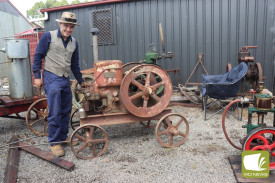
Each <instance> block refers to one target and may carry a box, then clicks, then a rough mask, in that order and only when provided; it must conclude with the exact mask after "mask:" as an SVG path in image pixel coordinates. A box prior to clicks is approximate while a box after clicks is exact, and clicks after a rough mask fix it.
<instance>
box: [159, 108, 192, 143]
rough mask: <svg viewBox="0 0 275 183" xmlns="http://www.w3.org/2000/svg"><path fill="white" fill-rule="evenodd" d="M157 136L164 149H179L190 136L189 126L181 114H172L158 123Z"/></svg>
mask: <svg viewBox="0 0 275 183" xmlns="http://www.w3.org/2000/svg"><path fill="white" fill-rule="evenodd" d="M155 132H156V136H157V139H158V141H159V142H160V144H161V145H163V146H164V147H177V146H179V145H181V144H183V143H184V142H185V140H186V138H187V136H188V134H189V124H188V122H187V120H186V119H185V118H184V117H183V116H182V115H180V114H177V113H170V114H167V115H165V116H163V117H162V118H161V119H160V120H159V121H158V123H157V126H156V131H155Z"/></svg>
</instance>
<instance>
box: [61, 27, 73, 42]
mask: <svg viewBox="0 0 275 183" xmlns="http://www.w3.org/2000/svg"><path fill="white" fill-rule="evenodd" d="M59 26H60V32H61V34H62V37H63V39H65V40H66V39H67V38H68V37H69V36H70V35H71V34H72V33H73V31H74V26H75V25H74V24H67V23H59Z"/></svg>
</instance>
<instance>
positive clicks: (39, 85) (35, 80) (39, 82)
mask: <svg viewBox="0 0 275 183" xmlns="http://www.w3.org/2000/svg"><path fill="white" fill-rule="evenodd" d="M42 84H43V81H42V79H34V85H35V86H37V87H38V88H40V87H41V86H42Z"/></svg>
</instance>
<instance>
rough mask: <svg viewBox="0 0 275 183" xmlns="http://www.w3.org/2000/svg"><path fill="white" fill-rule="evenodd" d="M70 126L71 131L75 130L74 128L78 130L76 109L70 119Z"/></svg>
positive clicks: (78, 122) (78, 121)
mask: <svg viewBox="0 0 275 183" xmlns="http://www.w3.org/2000/svg"><path fill="white" fill-rule="evenodd" d="M70 126H71V128H72V129H73V130H75V129H76V128H78V127H79V126H80V119H79V113H78V109H76V110H75V111H74V112H73V113H72V115H71V117H70Z"/></svg>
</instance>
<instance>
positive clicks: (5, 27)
mask: <svg viewBox="0 0 275 183" xmlns="http://www.w3.org/2000/svg"><path fill="white" fill-rule="evenodd" d="M31 28H32V25H31V23H30V22H29V21H28V19H27V18H26V17H25V16H24V15H22V13H21V12H20V11H19V10H18V9H17V8H16V7H15V6H14V5H13V4H12V3H11V2H10V1H9V0H0V48H3V47H4V38H9V37H11V36H14V35H15V34H17V33H20V32H23V31H26V30H29V29H31ZM1 62H6V58H5V54H4V53H2V52H0V63H1ZM4 76H7V66H6V64H1V65H0V79H1V78H2V77H4Z"/></svg>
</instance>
